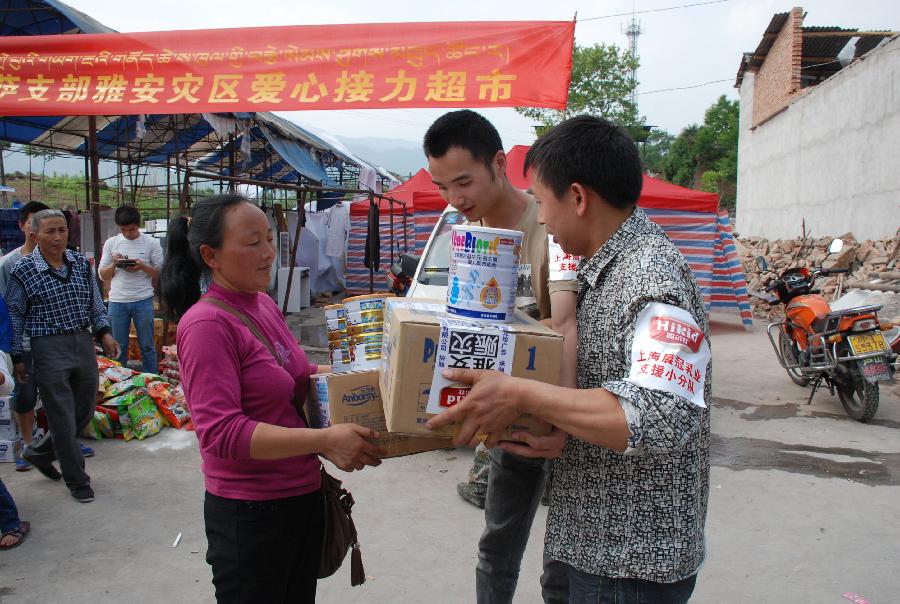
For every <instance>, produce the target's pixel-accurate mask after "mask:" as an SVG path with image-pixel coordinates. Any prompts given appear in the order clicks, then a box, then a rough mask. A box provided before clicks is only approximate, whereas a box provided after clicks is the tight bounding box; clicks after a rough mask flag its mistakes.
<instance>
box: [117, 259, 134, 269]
mask: <svg viewBox="0 0 900 604" xmlns="http://www.w3.org/2000/svg"><path fill="white" fill-rule="evenodd" d="M136 264H137V260H132V259H129V258H125V259H123V260H116V267H117V268H131V267H132V266H134V265H136Z"/></svg>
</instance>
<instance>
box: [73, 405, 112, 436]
mask: <svg viewBox="0 0 900 604" xmlns="http://www.w3.org/2000/svg"><path fill="white" fill-rule="evenodd" d="M81 435H82V436H84V437H85V438H93V439H94V440H102V439H104V438H114V437H115V435H114V434H113V427H112V421H111V419H110V417H109V415H107V414H106V413H101V412H100V411H94V417H93V418H92V419H91V423H89V424H88V425H87V427H85V429H84V431H83V432H82V433H81Z"/></svg>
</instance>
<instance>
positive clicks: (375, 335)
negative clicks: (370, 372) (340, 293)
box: [344, 294, 393, 371]
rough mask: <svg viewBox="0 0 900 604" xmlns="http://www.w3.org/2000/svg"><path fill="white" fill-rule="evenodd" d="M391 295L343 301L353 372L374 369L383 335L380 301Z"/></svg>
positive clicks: (378, 361)
mask: <svg viewBox="0 0 900 604" xmlns="http://www.w3.org/2000/svg"><path fill="white" fill-rule="evenodd" d="M390 297H393V296H392V295H391V294H369V295H367V296H354V297H352V298H347V299H346V300H344V307H345V308H346V309H347V334H348V335H349V336H350V356H351V363H350V365H351V368H352V370H353V371H365V370H367V369H378V368H379V367H380V366H381V345H382V336H383V335H384V300H385V298H390Z"/></svg>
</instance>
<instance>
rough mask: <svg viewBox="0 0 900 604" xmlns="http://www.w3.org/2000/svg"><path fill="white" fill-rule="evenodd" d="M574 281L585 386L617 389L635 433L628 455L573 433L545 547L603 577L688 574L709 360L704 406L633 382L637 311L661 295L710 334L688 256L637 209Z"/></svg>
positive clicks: (558, 474) (700, 492) (558, 470)
mask: <svg viewBox="0 0 900 604" xmlns="http://www.w3.org/2000/svg"><path fill="white" fill-rule="evenodd" d="M578 278H579V281H580V282H581V290H580V292H579V299H578V310H577V320H578V387H579V388H584V389H588V388H601V387H602V388H605V389H606V390H608V391H610V392H612V393H613V394H615V395H616V396H617V397H618V398H619V401H620V403H621V405H622V408H623V410H624V411H625V416H626V419H627V421H628V426H629V431H630V438H629V442H628V449H627V450H626V451H625V452H624V454H623V453H618V452H616V451H613V450H611V449H607V448H604V447H599V446H596V445H593V444H590V443H588V442H585V441H583V440H580V439H577V438H574V437H570V438H569V440H568V442H567V444H566V448H565V450H564V452H563V455H562V457H560V458H559V459H558V460H557V462H556V466H555V471H554V477H553V485H552V494H551V505H550V511H549V515H548V520H547V536H546V542H545V553H546V555H548V556H549V557H550V558H552V559H555V560H559V561H562V562H565V563H567V564H570V565H571V566H574V567H575V568H577V569H579V570H581V571H583V572H587V573H591V574H596V575H603V576H607V577H616V578H638V579H644V580H648V581H655V582H661V583H672V582H675V581H679V580H681V579H685V578H687V577H689V576H691V575H693V574H694V573H696V572H697V569H698V568H699V566H700V564H701V562H702V561H703V556H704V548H705V545H704V524H705V521H706V506H707V500H708V496H709V442H710V435H709V401H710V393H711V379H710V378H711V369H712V367H711V362H709V363H707V366H706V368H705V369H706V371H705V377H706V379H705V383H704V386H703V388H702V391H703V396H702V398H701V402H702V401H704V400H705V403H706V406H705V407H703V406H701V405H700V404H697V402H696V401H693V402H692V401H690V400H688V399H685V398H682V397H681V396H678V395H676V394H672V393H670V392H666V391H663V390H656V389H650V388H646V387H642V386H639V385H635V383H633V381H626V378H628V377H629V371H630V370H631V366H632V344H633V341H634V339H635V332H636V325H637V323H638V318H639V316H640V315H641V312H642V311H643V310H644V309H645V308H647V307H648V305H649V304H651V303H654V302H655V303H661V304H666V305H671V306H674V307H677V308H679V309H683V310H684V311H687V313H689V314H690V316H691V317H692V318H693V321H694V322H695V324H696V326H697V327H699V329H700V330H702V332H703V334H704V336H705V337H706V338H707V339H708V336H709V328H708V321H707V317H706V311H705V308H704V304H703V298H702V296H701V294H700V291H699V289H698V287H697V283H696V281H695V280H694V276H693V274H692V273H691V269H690V267H689V266H688V264H687V262H686V260H685V259H684V257H683V256H682V255H681V254H680V253H679V251H678V249H677V248H676V247H675V245H674V244H673V243H672V242H671V241H670V240H669V239H668V238H667V237H666V235H665V233H664V232H663V231H662V229H660V228H659V227H658V226H657V225H656V224H654V223H652V222H651V221H650V220H649V219H648V218H647V216H646V214H644V212H643V211H642V210H641V209H639V208H636V209H635V211H634V213H633V214H632V215H631V216H630V217H629V218H628V219H627V220H626V221H625V223H623V224H622V226H621V227H620V228H619V230H618V231H616V233H615V234H613V236H612V237H611V238H610V239H609V240H608V241H607V242H606V243H605V244H604V245H603V246H602V247H601V248H600V250H598V251H597V253H596V254H595V255H594V256H593V257H591V258H588V259H585V260H583V261H582V262H581V264H580V265H579V269H578ZM679 312H680V311H679ZM707 350H708V349H707Z"/></svg>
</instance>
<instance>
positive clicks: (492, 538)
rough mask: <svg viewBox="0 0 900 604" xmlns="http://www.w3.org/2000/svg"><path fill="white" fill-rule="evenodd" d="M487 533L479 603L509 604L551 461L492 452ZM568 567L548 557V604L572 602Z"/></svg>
mask: <svg viewBox="0 0 900 604" xmlns="http://www.w3.org/2000/svg"><path fill="white" fill-rule="evenodd" d="M490 463H491V465H490V471H489V473H488V487H487V497H486V498H485V505H484V522H485V527H484V533H482V535H481V540H480V541H479V542H478V564H477V566H476V567H475V594H476V598H477V601H478V604H509V603H510V602H512V599H513V594H515V592H516V583H518V580H519V568H520V567H521V564H522V555H523V554H524V553H525V545H526V544H527V543H528V536H529V534H530V533H531V525H532V523H533V522H534V514H535V512H536V511H537V508H538V505H539V504H540V501H541V495H542V494H543V492H544V482H545V481H546V479H547V474H546V472H545V470H544V463H545V460H544V459H541V458H537V459H531V458H526V457H519V456H518V455H513V454H512V453H507V452H506V451H504V450H503V449H500V448H496V449H491V462H490ZM567 591H568V589H567V571H566V567H565V565H564V564H562V563H561V562H557V561H555V560H550V559H549V558H546V557H545V558H544V573H543V575H542V576H541V592H542V594H543V597H544V602H545V603H547V604H564V603H565V602H568V601H569V599H568V595H567Z"/></svg>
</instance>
